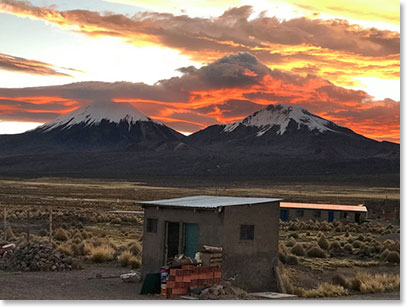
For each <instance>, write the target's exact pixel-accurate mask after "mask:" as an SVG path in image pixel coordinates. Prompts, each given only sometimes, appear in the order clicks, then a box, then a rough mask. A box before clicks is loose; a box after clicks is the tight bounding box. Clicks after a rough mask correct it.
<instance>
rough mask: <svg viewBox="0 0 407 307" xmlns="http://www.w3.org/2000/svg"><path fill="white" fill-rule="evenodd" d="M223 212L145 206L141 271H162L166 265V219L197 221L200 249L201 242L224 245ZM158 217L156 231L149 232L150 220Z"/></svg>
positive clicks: (184, 221) (185, 221) (200, 246)
mask: <svg viewBox="0 0 407 307" xmlns="http://www.w3.org/2000/svg"><path fill="white" fill-rule="evenodd" d="M223 215H224V213H223V212H221V213H219V212H218V211H217V210H196V211H194V210H192V209H178V208H163V207H160V208H159V209H158V210H157V209H156V207H152V206H146V207H145V208H144V234H143V258H142V263H143V265H142V271H143V274H145V273H152V272H156V273H157V272H159V271H160V268H161V266H162V265H163V264H164V251H165V250H164V243H165V222H166V221H168V222H183V223H196V224H198V232H199V235H198V249H201V248H202V245H204V244H205V245H213V246H223V242H224V238H223ZM148 218H152V219H158V225H157V226H158V227H157V233H151V232H147V219H148Z"/></svg>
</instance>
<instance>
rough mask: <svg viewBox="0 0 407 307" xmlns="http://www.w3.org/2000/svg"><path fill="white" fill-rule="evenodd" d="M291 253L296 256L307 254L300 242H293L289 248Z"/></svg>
mask: <svg viewBox="0 0 407 307" xmlns="http://www.w3.org/2000/svg"><path fill="white" fill-rule="evenodd" d="M291 253H292V254H294V255H297V256H305V255H307V253H306V251H305V249H304V247H303V246H302V244H301V243H295V245H294V246H293V247H292V248H291Z"/></svg>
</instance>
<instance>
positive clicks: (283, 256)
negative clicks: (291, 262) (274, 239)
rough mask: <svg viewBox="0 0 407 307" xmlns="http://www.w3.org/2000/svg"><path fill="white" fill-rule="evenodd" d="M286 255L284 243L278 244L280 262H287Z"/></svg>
mask: <svg viewBox="0 0 407 307" xmlns="http://www.w3.org/2000/svg"><path fill="white" fill-rule="evenodd" d="M287 255H288V250H287V247H285V245H284V244H282V243H280V244H279V245H278V259H279V260H280V261H281V262H282V263H284V264H285V263H286V262H287Z"/></svg>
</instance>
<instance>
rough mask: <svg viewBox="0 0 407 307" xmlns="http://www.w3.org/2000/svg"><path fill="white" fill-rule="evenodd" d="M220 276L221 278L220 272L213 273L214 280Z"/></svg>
mask: <svg viewBox="0 0 407 307" xmlns="http://www.w3.org/2000/svg"><path fill="white" fill-rule="evenodd" d="M221 276H222V273H221V272H215V273H214V274H213V277H214V278H221Z"/></svg>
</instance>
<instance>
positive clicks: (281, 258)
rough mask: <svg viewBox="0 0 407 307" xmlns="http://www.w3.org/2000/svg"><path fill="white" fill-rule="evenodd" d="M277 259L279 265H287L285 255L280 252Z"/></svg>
mask: <svg viewBox="0 0 407 307" xmlns="http://www.w3.org/2000/svg"><path fill="white" fill-rule="evenodd" d="M278 259H279V260H280V261H281V263H284V264H286V263H287V255H285V254H283V253H282V252H278Z"/></svg>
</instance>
